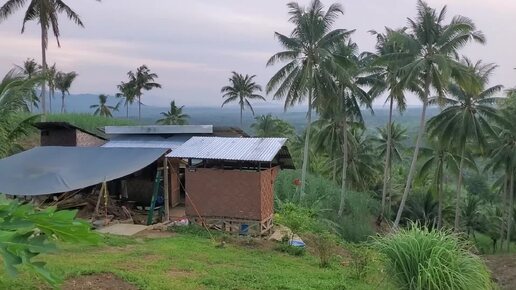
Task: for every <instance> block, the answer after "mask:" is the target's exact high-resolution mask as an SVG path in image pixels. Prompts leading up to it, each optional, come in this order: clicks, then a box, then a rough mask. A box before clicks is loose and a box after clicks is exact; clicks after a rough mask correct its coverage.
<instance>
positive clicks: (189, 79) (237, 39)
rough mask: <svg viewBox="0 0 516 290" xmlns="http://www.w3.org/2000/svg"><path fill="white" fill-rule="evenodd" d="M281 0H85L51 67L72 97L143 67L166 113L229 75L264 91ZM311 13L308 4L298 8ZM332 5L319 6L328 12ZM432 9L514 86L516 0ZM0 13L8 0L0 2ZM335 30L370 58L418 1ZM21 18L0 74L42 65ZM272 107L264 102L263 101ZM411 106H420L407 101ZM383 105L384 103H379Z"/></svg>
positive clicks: (351, 15)
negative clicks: (467, 31) (471, 35)
mask: <svg viewBox="0 0 516 290" xmlns="http://www.w3.org/2000/svg"><path fill="white" fill-rule="evenodd" d="M287 2H289V1H280V0H259V1H258V0H254V1H249V0H245V1H243V0H218V1H213V0H190V1H184V0H183V1H176V0H145V1H144V0H102V2H96V1H93V0H91V1H89V0H82V1H71V0H68V1H67V3H68V4H69V5H70V6H71V7H72V8H73V9H74V10H75V11H76V12H77V13H79V14H80V16H81V18H82V20H83V22H84V23H85V28H84V29H81V28H79V27H76V26H74V25H73V24H72V23H71V22H69V21H68V20H67V19H66V18H65V17H61V19H60V28H61V35H62V36H61V48H58V47H57V45H56V42H55V40H54V39H50V42H49V43H50V45H49V50H48V56H47V58H48V62H49V63H50V64H52V63H54V62H55V63H57V65H58V68H59V69H60V70H63V71H71V70H74V71H76V72H78V73H79V77H78V78H77V80H76V81H75V83H74V84H73V87H72V89H71V93H94V94H98V93H107V94H114V93H115V92H116V85H117V84H119V83H120V81H122V80H125V79H126V73H127V71H129V70H134V69H135V68H136V67H137V66H139V65H141V64H147V65H148V66H149V67H150V68H151V70H153V71H154V72H156V73H157V74H159V80H158V81H159V82H160V83H161V84H162V85H163V89H161V90H154V91H151V92H149V93H146V96H144V102H145V103H147V104H150V105H159V106H165V105H167V103H168V102H169V101H170V100H172V99H175V100H176V101H177V102H178V103H179V104H184V105H187V106H202V105H219V104H220V103H221V101H222V99H221V94H220V92H219V91H220V88H221V87H222V86H223V85H225V84H226V83H227V79H228V77H229V75H230V72H231V71H233V70H234V71H237V72H240V73H247V74H256V75H257V81H258V82H259V83H260V84H262V85H265V83H266V82H267V81H268V79H269V78H270V76H271V75H272V74H273V73H274V72H275V71H276V70H277V69H278V68H279V66H275V67H268V68H266V67H265V63H266V61H267V59H268V58H269V57H270V56H271V55H272V54H273V53H275V52H277V51H279V50H280V46H279V45H278V44H277V41H276V40H275V39H274V31H278V32H281V33H284V34H288V33H289V32H290V30H291V26H290V25H289V23H288V21H287V19H288V15H287V12H288V10H287V7H286V3H287ZM299 2H300V3H302V4H307V3H308V2H309V1H305V0H303V1H299ZM332 2H333V1H323V3H324V4H325V5H326V6H328V5H329V4H331V3H332ZM428 2H429V4H430V5H431V6H433V7H436V8H439V9H440V8H441V7H442V5H445V4H447V5H448V20H449V19H451V17H452V16H453V15H456V14H461V15H463V16H467V17H469V18H471V19H473V20H474V22H475V23H476V24H477V26H478V28H479V29H481V30H482V31H483V32H484V33H485V34H486V36H487V44H486V45H484V46H482V45H478V44H470V45H469V46H468V47H467V48H466V49H465V50H464V51H463V54H465V55H467V56H469V57H470V58H472V59H474V60H476V59H483V60H484V61H485V62H495V63H497V64H498V65H499V68H498V69H497V70H496V72H495V74H494V76H493V78H492V84H503V85H505V86H506V87H512V86H516V71H515V70H513V67H516V53H515V51H516V38H515V36H516V25H514V15H515V13H516V1H515V0H489V1H486V0H450V1H444V0H429V1H428ZM0 3H1V4H2V5H3V3H5V0H0ZM340 3H341V4H342V5H343V6H344V8H345V14H344V16H342V17H341V18H340V19H339V20H338V22H337V23H336V25H335V27H336V28H337V27H338V28H346V29H356V32H355V33H354V34H353V37H352V38H353V40H354V41H355V42H357V43H358V45H359V47H360V49H361V50H372V49H373V46H374V41H375V39H374V37H372V36H371V35H370V34H369V33H368V31H369V30H371V29H374V30H379V31H382V30H383V27H384V26H389V27H392V28H397V27H401V26H404V25H405V24H406V18H407V17H413V16H414V15H415V11H416V1H415V0H387V1H386V0H361V1H357V0H346V1H340ZM21 20H22V13H21V12H20V13H17V14H15V15H13V16H11V18H10V19H8V20H7V21H4V22H3V23H0V39H1V41H0V73H1V74H4V73H5V72H7V71H8V70H9V69H10V68H11V67H12V65H13V64H20V63H22V62H23V61H24V60H25V59H26V58H28V57H34V58H35V59H36V60H37V61H38V62H39V61H40V59H41V51H40V40H39V37H40V36H39V35H40V30H39V29H38V26H37V24H36V23H34V22H33V23H29V24H28V27H27V30H26V32H25V33H24V34H23V35H22V34H20V29H21V24H22V21H21ZM267 99H268V100H270V99H271V97H270V96H268V97H267ZM409 103H410V104H414V105H416V104H418V101H417V99H415V98H412V97H410V98H409ZM377 104H378V105H381V104H383V100H382V101H378V102H377Z"/></svg>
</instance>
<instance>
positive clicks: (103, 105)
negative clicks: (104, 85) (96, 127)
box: [90, 94, 120, 118]
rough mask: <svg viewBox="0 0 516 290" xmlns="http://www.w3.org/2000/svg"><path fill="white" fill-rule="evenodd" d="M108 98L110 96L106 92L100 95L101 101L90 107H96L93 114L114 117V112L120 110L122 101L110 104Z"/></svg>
mask: <svg viewBox="0 0 516 290" xmlns="http://www.w3.org/2000/svg"><path fill="white" fill-rule="evenodd" d="M107 99H108V96H106V95H104V94H100V95H99V103H98V104H95V105H91V106H90V109H95V111H94V112H93V115H95V116H97V115H99V116H102V117H107V118H112V117H113V113H112V112H116V111H118V107H119V105H120V103H118V104H117V105H116V106H110V105H108V104H107Z"/></svg>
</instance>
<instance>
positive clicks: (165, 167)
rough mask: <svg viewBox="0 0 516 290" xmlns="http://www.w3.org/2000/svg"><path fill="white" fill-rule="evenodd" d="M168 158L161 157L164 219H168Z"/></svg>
mask: <svg viewBox="0 0 516 290" xmlns="http://www.w3.org/2000/svg"><path fill="white" fill-rule="evenodd" d="M168 182H169V179H168V160H167V157H164V158H163V197H164V199H165V200H164V202H165V221H166V222H168V221H169V220H170V193H169V186H168V184H169V183H168Z"/></svg>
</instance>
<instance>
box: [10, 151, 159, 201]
mask: <svg viewBox="0 0 516 290" xmlns="http://www.w3.org/2000/svg"><path fill="white" fill-rule="evenodd" d="M167 151H168V149H158V148H103V147H57V146H48V147H36V148H33V149H31V150H28V151H25V152H22V153H19V154H15V155H13V156H10V157H7V158H4V159H2V160H0V193H5V194H11V195H42V194H51V193H59V192H67V191H72V190H77V189H81V188H84V187H88V186H92V185H95V184H99V183H102V182H104V181H111V180H114V179H117V178H120V177H124V176H126V175H129V174H131V173H133V172H136V171H138V170H140V169H142V168H144V167H146V166H147V165H149V164H151V163H152V162H154V161H156V160H157V159H159V158H160V157H161V156H163V155H164V154H165V153H167Z"/></svg>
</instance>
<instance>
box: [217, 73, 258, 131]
mask: <svg viewBox="0 0 516 290" xmlns="http://www.w3.org/2000/svg"><path fill="white" fill-rule="evenodd" d="M231 74H232V75H231V77H230V78H229V82H230V85H229V86H224V87H222V89H221V90H220V92H221V93H223V95H222V97H223V98H225V100H224V102H223V103H222V107H224V105H226V104H228V103H232V102H238V106H239V107H240V127H242V126H243V124H242V113H243V111H244V109H245V107H248V108H249V109H250V110H251V113H253V116H254V109H253V106H251V103H250V102H249V100H262V101H265V98H264V97H263V96H262V95H259V94H257V93H256V92H261V91H262V87H261V86H260V85H258V84H257V83H255V82H254V80H253V79H254V78H255V77H256V76H255V75H252V76H249V75H247V74H246V75H245V76H244V75H242V74H239V73H236V72H231Z"/></svg>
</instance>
